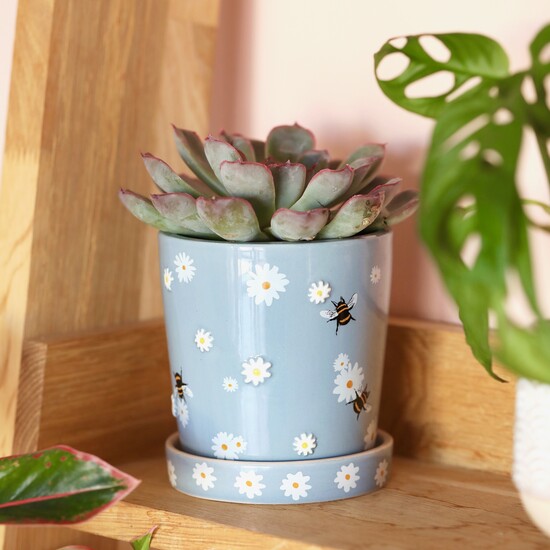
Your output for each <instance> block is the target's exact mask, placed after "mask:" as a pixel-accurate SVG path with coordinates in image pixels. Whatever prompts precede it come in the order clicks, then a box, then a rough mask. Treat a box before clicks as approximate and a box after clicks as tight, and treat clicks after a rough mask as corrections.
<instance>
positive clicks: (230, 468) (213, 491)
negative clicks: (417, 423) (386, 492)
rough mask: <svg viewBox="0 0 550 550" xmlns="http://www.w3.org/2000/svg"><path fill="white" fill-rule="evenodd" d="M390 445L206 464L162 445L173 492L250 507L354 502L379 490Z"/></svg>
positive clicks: (386, 440) (383, 441)
mask: <svg viewBox="0 0 550 550" xmlns="http://www.w3.org/2000/svg"><path fill="white" fill-rule="evenodd" d="M392 447H393V439H392V438H391V436H390V435H389V434H387V433H386V432H383V431H379V432H378V437H377V438H376V444H375V446H374V447H373V448H372V449H370V450H368V451H362V452H360V453H355V454H352V455H344V456H340V457H336V458H322V459H319V460H307V461H303V460H302V461H298V460H295V461H282V462H251V461H242V460H239V461H236V460H218V459H205V458H203V457H202V456H195V455H192V454H189V453H186V452H184V451H181V449H179V441H178V436H177V434H173V435H172V436H171V437H169V438H168V440H167V441H166V457H167V466H168V478H169V480H170V483H171V484H172V487H174V488H175V489H177V490H178V491H181V492H183V493H186V494H188V495H191V496H195V497H199V498H206V499H214V500H223V501H225V502H241V503H250V504H302V503H311V502H324V501H327V500H339V499H343V498H352V497H357V496H360V495H364V494H366V493H370V492H372V491H376V490H377V489H380V488H382V487H383V486H384V485H385V484H386V482H387V480H388V477H389V473H390V470H391V457H392Z"/></svg>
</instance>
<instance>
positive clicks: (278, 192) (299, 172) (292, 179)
mask: <svg viewBox="0 0 550 550" xmlns="http://www.w3.org/2000/svg"><path fill="white" fill-rule="evenodd" d="M268 168H269V169H270V170H271V174H272V175H273V183H274V185H275V208H277V209H279V208H290V207H291V206H292V205H293V204H294V203H295V202H296V201H297V200H298V199H299V198H300V197H301V196H302V193H303V192H304V189H305V186H306V168H305V166H304V165H303V164H291V163H290V162H286V163H284V164H271V165H269V166H268Z"/></svg>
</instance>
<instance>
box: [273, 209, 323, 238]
mask: <svg viewBox="0 0 550 550" xmlns="http://www.w3.org/2000/svg"><path fill="white" fill-rule="evenodd" d="M328 217H329V210H328V208H316V209H315V210H309V211H308V212H297V211H296V210H289V209H287V208H281V209H279V210H277V212H275V214H273V218H272V220H271V232H272V233H273V235H275V236H276V237H277V238H278V239H281V240H283V241H311V240H313V239H314V238H315V236H316V235H317V233H319V231H320V230H321V229H322V227H323V226H324V225H325V224H326V223H327V221H328Z"/></svg>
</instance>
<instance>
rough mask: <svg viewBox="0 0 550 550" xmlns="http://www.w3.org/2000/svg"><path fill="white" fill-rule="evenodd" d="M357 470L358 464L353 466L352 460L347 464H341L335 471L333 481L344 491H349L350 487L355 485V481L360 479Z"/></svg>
mask: <svg viewBox="0 0 550 550" xmlns="http://www.w3.org/2000/svg"><path fill="white" fill-rule="evenodd" d="M357 472H359V466H355V465H354V464H353V462H350V463H349V464H348V465H347V466H342V467H341V468H340V470H339V471H338V472H337V473H336V477H335V478H334V483H336V485H337V486H338V489H343V490H344V492H345V493H349V492H350V490H351V489H355V488H356V487H357V481H359V479H361V478H360V477H359V476H358V475H357Z"/></svg>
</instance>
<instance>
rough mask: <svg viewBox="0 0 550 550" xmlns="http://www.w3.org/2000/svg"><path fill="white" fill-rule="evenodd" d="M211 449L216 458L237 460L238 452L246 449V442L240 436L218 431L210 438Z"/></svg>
mask: <svg viewBox="0 0 550 550" xmlns="http://www.w3.org/2000/svg"><path fill="white" fill-rule="evenodd" d="M212 443H214V445H212V450H213V451H214V456H215V457H216V458H225V459H228V460H237V459H238V458H239V456H238V455H239V454H241V453H243V452H244V450H245V449H246V442H245V441H244V440H243V438H242V437H241V436H237V437H233V434H228V433H227V432H219V433H218V434H217V435H216V436H214V437H213V438H212Z"/></svg>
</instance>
